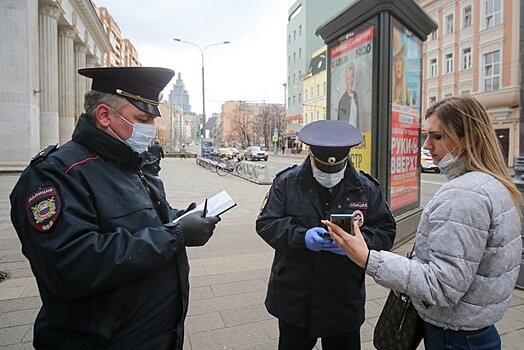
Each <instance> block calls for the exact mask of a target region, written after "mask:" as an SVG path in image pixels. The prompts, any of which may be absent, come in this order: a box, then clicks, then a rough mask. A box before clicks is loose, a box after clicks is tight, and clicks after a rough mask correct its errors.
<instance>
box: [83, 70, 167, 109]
mask: <svg viewBox="0 0 524 350" xmlns="http://www.w3.org/2000/svg"><path fill="white" fill-rule="evenodd" d="M78 74H80V75H83V76H85V77H88V78H91V79H93V82H92V84H91V90H95V91H99V92H105V93H108V94H113V95H117V96H121V97H123V98H125V99H127V100H128V101H129V102H130V103H131V104H133V105H134V106H135V107H136V108H138V109H140V110H141V111H144V112H146V113H148V114H151V115H153V116H160V110H159V109H158V105H159V104H160V102H162V90H163V89H164V88H165V87H166V85H167V84H168V83H169V82H170V81H171V78H173V76H174V75H175V72H174V71H172V70H171V69H167V68H160V67H99V68H82V69H79V70H78Z"/></svg>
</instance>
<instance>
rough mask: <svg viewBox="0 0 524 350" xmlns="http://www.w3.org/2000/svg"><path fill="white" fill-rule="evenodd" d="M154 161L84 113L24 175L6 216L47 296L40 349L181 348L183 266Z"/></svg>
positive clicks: (37, 336) (37, 329) (38, 329)
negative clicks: (60, 142)
mask: <svg viewBox="0 0 524 350" xmlns="http://www.w3.org/2000/svg"><path fill="white" fill-rule="evenodd" d="M154 161H155V158H154V157H153V156H151V155H150V154H149V153H147V152H146V153H143V154H142V155H139V154H138V153H136V152H133V151H132V150H131V148H129V147H128V146H127V145H125V144H124V143H122V142H120V141H117V140H116V139H114V138H112V137H110V136H109V135H107V134H105V133H104V132H103V131H101V130H100V129H98V128H96V127H95V126H93V125H92V124H90V123H89V122H88V121H87V119H86V117H85V116H81V118H80V120H79V122H78V125H77V127H76V129H75V131H74V133H73V137H72V141H69V142H67V143H65V144H64V145H63V146H61V147H59V148H57V149H56V150H53V151H50V152H48V153H47V154H44V155H41V156H40V157H38V158H36V159H34V160H33V161H32V163H31V164H30V166H28V167H27V168H26V169H25V170H24V172H23V173H22V175H21V177H20V179H19V181H18V183H17V184H16V186H15V188H14V190H13V192H12V193H11V196H10V199H11V205H12V209H11V220H12V222H13V225H14V227H15V229H16V232H17V233H18V236H19V238H20V240H21V242H22V252H23V253H24V255H25V256H26V257H27V258H28V259H29V262H30V264H31V268H32V270H33V273H34V275H35V277H36V281H37V283H38V287H39V291H40V296H41V298H42V303H43V305H42V308H41V310H40V312H39V314H38V316H37V319H36V322H35V326H34V346H35V348H36V349H168V348H176V349H181V348H182V342H183V324H184V318H185V315H186V311H187V302H188V293H189V283H188V273H189V264H188V260H187V255H186V251H185V247H184V243H183V236H182V232H181V228H180V226H179V225H178V224H170V225H169V224H168V225H166V224H167V223H171V221H172V220H173V219H174V218H175V217H176V216H177V213H178V211H177V210H175V209H172V208H170V206H169V204H168V202H167V201H166V196H165V192H164V188H163V184H162V181H161V180H160V178H158V177H155V176H153V175H151V165H152V164H153V163H154ZM175 331H176V332H177V336H176V339H175V337H174V332H175ZM175 343H176V344H175Z"/></svg>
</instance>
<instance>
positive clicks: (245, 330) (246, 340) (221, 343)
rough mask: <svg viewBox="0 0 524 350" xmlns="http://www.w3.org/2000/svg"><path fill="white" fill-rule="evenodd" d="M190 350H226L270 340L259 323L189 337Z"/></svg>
mask: <svg viewBox="0 0 524 350" xmlns="http://www.w3.org/2000/svg"><path fill="white" fill-rule="evenodd" d="M189 338H190V341H191V349H192V350H226V349H236V348H238V347H242V346H247V345H250V344H257V343H264V342H268V341H270V340H271V338H270V335H269V333H268V332H267V331H265V330H264V327H261V326H260V323H259V322H254V323H250V324H243V325H239V326H235V327H227V328H223V329H217V330H213V331H209V332H200V333H195V334H190V335H189Z"/></svg>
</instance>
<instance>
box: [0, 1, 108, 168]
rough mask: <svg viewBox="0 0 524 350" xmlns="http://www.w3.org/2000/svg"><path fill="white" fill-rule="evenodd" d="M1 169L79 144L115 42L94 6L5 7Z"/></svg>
mask: <svg viewBox="0 0 524 350" xmlns="http://www.w3.org/2000/svg"><path fill="white" fill-rule="evenodd" d="M0 42H1V45H2V49H1V50H0V154H1V155H2V156H1V157H0V168H10V167H15V168H16V167H23V166H25V165H27V164H28V162H29V161H30V159H31V157H32V156H33V155H35V154H36V153H37V152H38V150H39V149H41V148H43V147H46V146H47V145H50V144H57V143H58V144H63V143H65V142H66V141H68V140H69V139H70V138H71V134H72V132H73V129H74V126H75V124H76V120H77V118H78V116H79V114H80V113H81V112H82V111H83V97H84V94H85V93H86V92H87V91H88V89H89V88H90V86H91V82H90V81H89V79H87V78H84V77H82V76H80V75H78V74H77V73H76V71H77V69H79V68H85V67H97V66H100V65H102V62H103V57H104V53H106V52H109V51H110V50H111V45H110V42H109V40H108V38H107V36H106V34H105V32H104V28H103V26H102V24H101V22H100V20H99V18H98V16H97V12H96V8H95V6H94V5H93V3H92V2H91V1H90V0H2V1H1V2H0Z"/></svg>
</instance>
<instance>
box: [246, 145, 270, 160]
mask: <svg viewBox="0 0 524 350" xmlns="http://www.w3.org/2000/svg"><path fill="white" fill-rule="evenodd" d="M267 157H268V154H267V152H266V151H264V150H263V149H261V148H260V147H258V146H250V147H248V148H246V150H245V151H244V159H245V160H262V159H264V160H265V161H267Z"/></svg>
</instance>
